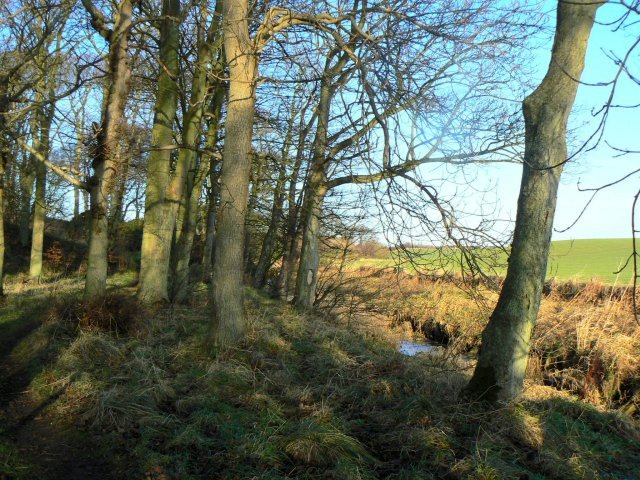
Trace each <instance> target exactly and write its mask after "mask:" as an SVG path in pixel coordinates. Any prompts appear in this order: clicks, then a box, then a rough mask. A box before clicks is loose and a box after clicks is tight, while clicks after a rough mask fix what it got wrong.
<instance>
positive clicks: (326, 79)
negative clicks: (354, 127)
mask: <svg viewBox="0 0 640 480" xmlns="http://www.w3.org/2000/svg"><path fill="white" fill-rule="evenodd" d="M329 62H330V59H329V60H327V67H326V68H325V74H324V76H323V77H322V80H321V85H320V100H319V102H318V108H317V116H318V126H317V129H316V136H315V138H314V141H313V158H312V160H311V167H310V169H311V170H310V172H309V178H308V180H307V188H306V189H305V193H304V203H303V205H302V215H303V217H302V231H303V234H302V251H301V253H300V264H299V265H298V276H297V278H296V291H295V299H294V303H295V305H296V307H297V308H298V309H300V310H303V311H304V310H308V309H310V308H311V307H313V303H314V301H315V296H316V285H317V284H318V267H319V265H320V253H319V251H318V245H319V237H320V216H321V215H322V205H323V203H324V197H325V195H326V193H327V175H326V171H325V170H326V168H327V165H328V163H329V162H328V160H327V158H326V154H327V145H328V136H329V111H330V107H331V99H332V97H333V93H334V91H335V87H332V84H331V83H332V80H333V77H334V74H335V72H336V71H340V70H341V69H342V67H343V66H344V64H345V62H346V57H344V56H343V58H342V59H340V61H339V62H338V64H337V65H336V66H335V67H334V68H333V69H329V68H328V65H329Z"/></svg>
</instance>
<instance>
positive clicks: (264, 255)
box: [253, 95, 302, 288]
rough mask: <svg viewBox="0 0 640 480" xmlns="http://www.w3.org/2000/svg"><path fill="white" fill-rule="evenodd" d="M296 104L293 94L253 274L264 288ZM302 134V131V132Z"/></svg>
mask: <svg viewBox="0 0 640 480" xmlns="http://www.w3.org/2000/svg"><path fill="white" fill-rule="evenodd" d="M295 106H296V96H295V95H294V96H293V99H292V102H291V118H290V120H289V125H288V127H287V134H286V135H285V140H284V143H283V146H282V153H281V159H280V165H279V169H280V171H279V173H278V180H277V182H276V188H275V191H274V193H273V205H272V207H271V222H270V223H269V228H268V229H267V233H266V234H265V236H264V239H263V240H262V247H261V249H260V257H259V258H258V264H257V265H256V269H255V272H254V275H253V284H254V286H255V287H256V288H262V287H264V285H265V282H266V279H267V271H268V269H269V267H270V266H271V261H272V260H273V252H274V250H275V247H276V240H277V237H278V230H279V229H280V220H281V217H282V207H283V206H284V199H285V191H284V188H285V182H286V180H287V163H288V162H289V150H290V148H291V141H292V138H293V127H294V122H295V119H296V114H295V113H294V111H295ZM300 133H301V135H302V132H300Z"/></svg>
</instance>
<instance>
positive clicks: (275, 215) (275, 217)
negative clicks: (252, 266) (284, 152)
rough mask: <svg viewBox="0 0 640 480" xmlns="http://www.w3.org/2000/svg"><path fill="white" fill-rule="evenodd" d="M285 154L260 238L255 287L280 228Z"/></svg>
mask: <svg viewBox="0 0 640 480" xmlns="http://www.w3.org/2000/svg"><path fill="white" fill-rule="evenodd" d="M286 158H287V157H286V156H285V157H283V158H282V164H281V165H280V173H279V175H278V181H277V183H276V188H275V192H274V194H273V206H272V207H271V222H270V223H269V228H268V229H267V233H266V234H265V236H264V239H263V240H262V248H261V249H260V257H259V259H258V264H257V265H256V270H255V273H254V276H253V284H254V286H255V287H256V288H262V287H264V285H265V282H266V279H267V271H268V270H269V267H270V266H271V261H272V259H273V251H274V250H275V248H276V240H277V238H278V230H279V229H280V218H281V217H282V206H283V205H284V191H283V189H284V183H285V180H286V176H287V166H286Z"/></svg>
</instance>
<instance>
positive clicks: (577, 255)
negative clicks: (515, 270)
mask: <svg viewBox="0 0 640 480" xmlns="http://www.w3.org/2000/svg"><path fill="white" fill-rule="evenodd" d="M416 253H417V254H419V255H418V256H419V259H418V260H417V261H418V262H420V263H425V264H430V263H433V264H440V263H441V264H444V265H453V262H451V261H450V260H448V259H447V258H444V257H443V256H440V254H439V252H438V251H437V250H435V249H419V250H417V251H416ZM455 253H456V252H455V251H454V250H451V249H449V251H448V252H445V254H444V256H445V257H452V256H453V257H455V256H456V254H455ZM630 254H631V239H625V238H613V239H586V240H561V241H556V242H552V244H551V253H550V255H549V268H548V273H547V278H548V279H551V278H553V277H556V278H557V279H558V280H578V281H590V280H598V281H601V282H604V283H607V284H614V283H615V284H616V285H627V284H628V283H629V282H630V281H631V279H632V277H633V265H632V264H631V263H630V264H629V265H628V266H627V268H626V269H625V270H624V271H623V272H622V273H620V274H616V273H614V272H616V271H617V270H619V269H620V267H621V266H622V265H624V263H625V262H626V260H627V258H629V255H630ZM498 259H499V260H501V261H502V262H506V255H504V254H500V255H498ZM394 264H395V262H394V260H393V259H392V258H391V255H390V254H389V255H388V256H387V257H386V258H360V259H358V260H356V261H355V262H354V266H356V267H360V266H370V267H386V266H393V265H394ZM408 268H409V267H408ZM451 268H454V267H451ZM498 272H499V273H504V269H499V270H498Z"/></svg>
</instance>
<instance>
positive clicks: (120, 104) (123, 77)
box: [84, 0, 133, 299]
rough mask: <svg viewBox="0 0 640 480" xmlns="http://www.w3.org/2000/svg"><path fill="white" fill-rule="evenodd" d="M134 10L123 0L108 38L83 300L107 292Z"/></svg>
mask: <svg viewBox="0 0 640 480" xmlns="http://www.w3.org/2000/svg"><path fill="white" fill-rule="evenodd" d="M132 14H133V6H132V2H131V0H122V2H121V3H120V6H119V10H118V13H117V15H116V18H115V22H114V26H113V30H112V31H111V33H110V35H109V57H108V60H107V65H108V82H109V84H108V89H107V95H106V99H105V108H104V111H103V114H102V121H101V125H100V131H99V132H98V136H97V146H96V149H95V152H94V158H93V162H92V166H93V170H94V174H93V176H92V177H91V178H90V179H89V182H88V183H89V189H90V193H89V196H90V203H91V206H90V215H91V226H90V230H89V253H88V257H87V276H86V280H85V288H84V296H85V298H86V299H88V298H93V297H97V296H100V295H104V293H105V291H106V288H107V254H108V248H109V231H108V221H107V218H108V217H107V214H108V211H109V195H110V193H111V192H112V191H113V179H114V178H117V175H116V174H117V171H118V168H119V157H120V154H119V150H120V146H119V140H120V136H121V133H120V132H121V128H122V123H123V115H124V108H125V103H126V98H127V93H128V88H129V77H130V75H131V72H130V66H129V61H128V58H127V55H128V54H127V51H128V48H129V33H130V28H131V21H132Z"/></svg>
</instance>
